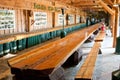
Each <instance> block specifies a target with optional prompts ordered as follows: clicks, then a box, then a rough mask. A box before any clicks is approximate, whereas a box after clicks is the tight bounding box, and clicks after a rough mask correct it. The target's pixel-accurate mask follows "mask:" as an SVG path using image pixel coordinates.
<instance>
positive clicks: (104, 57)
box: [0, 36, 120, 80]
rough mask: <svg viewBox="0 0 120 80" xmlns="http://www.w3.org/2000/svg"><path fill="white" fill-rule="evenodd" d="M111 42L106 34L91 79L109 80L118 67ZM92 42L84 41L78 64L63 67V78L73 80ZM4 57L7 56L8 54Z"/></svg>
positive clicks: (119, 61)
mask: <svg viewBox="0 0 120 80" xmlns="http://www.w3.org/2000/svg"><path fill="white" fill-rule="evenodd" d="M112 42H113V39H112V37H109V36H107V37H106V38H105V40H104V41H103V43H102V47H101V50H102V54H100V55H98V57H97V61H96V66H95V69H94V73H93V80H111V72H112V71H114V70H117V69H119V66H120V55H116V54H114V53H115V49H114V48H112ZM93 43H94V42H91V43H84V44H83V45H82V46H81V48H82V50H83V59H82V61H81V62H80V63H79V64H78V65H76V66H74V67H69V68H65V78H66V79H65V80H74V77H75V75H76V72H77V71H78V69H79V68H80V67H81V65H82V64H83V62H84V60H85V58H86V56H87V54H88V53H89V51H90V49H91V47H92V45H93ZM5 57H9V55H7V56H5ZM1 63H2V62H1ZM0 80H1V79H0ZM2 80H12V78H11V77H9V78H4V79H2Z"/></svg>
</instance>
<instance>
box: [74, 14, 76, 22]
mask: <svg viewBox="0 0 120 80" xmlns="http://www.w3.org/2000/svg"><path fill="white" fill-rule="evenodd" d="M74 19H75V23H74V24H76V14H75V17H74Z"/></svg>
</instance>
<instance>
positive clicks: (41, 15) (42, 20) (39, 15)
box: [34, 12, 47, 27]
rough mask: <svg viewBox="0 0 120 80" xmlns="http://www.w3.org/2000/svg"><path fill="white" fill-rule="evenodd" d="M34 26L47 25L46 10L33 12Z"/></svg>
mask: <svg viewBox="0 0 120 80" xmlns="http://www.w3.org/2000/svg"><path fill="white" fill-rule="evenodd" d="M34 21H35V22H34V26H38V27H40V26H46V25H47V13H46V12H34Z"/></svg>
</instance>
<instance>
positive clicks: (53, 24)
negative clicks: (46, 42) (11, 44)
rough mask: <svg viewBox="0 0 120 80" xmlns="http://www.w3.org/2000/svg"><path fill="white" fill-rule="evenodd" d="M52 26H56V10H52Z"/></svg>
mask: <svg viewBox="0 0 120 80" xmlns="http://www.w3.org/2000/svg"><path fill="white" fill-rule="evenodd" d="M52 27H53V28H54V27H55V12H52Z"/></svg>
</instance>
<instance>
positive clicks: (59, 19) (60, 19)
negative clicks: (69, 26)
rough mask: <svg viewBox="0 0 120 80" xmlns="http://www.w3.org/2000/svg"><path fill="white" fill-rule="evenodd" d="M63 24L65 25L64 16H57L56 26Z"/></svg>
mask: <svg viewBox="0 0 120 80" xmlns="http://www.w3.org/2000/svg"><path fill="white" fill-rule="evenodd" d="M63 17H64V18H63ZM63 19H64V23H63ZM63 24H64V25H66V19H65V15H62V14H58V26H63Z"/></svg>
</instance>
